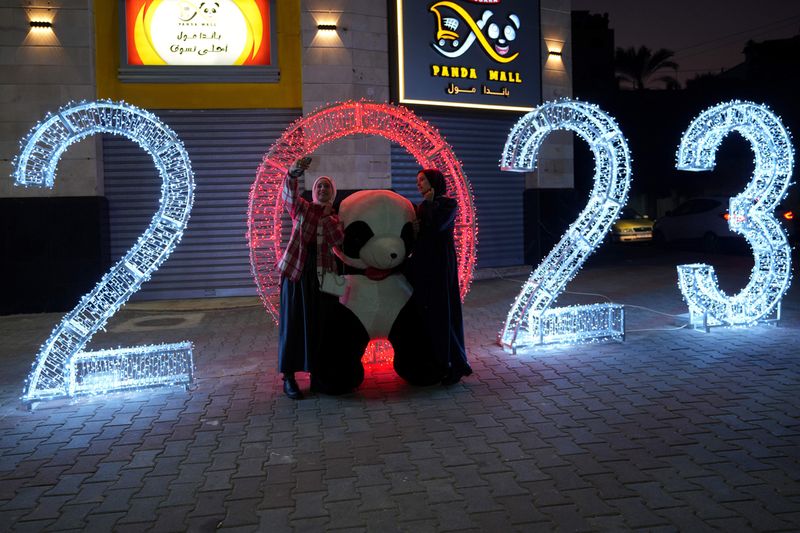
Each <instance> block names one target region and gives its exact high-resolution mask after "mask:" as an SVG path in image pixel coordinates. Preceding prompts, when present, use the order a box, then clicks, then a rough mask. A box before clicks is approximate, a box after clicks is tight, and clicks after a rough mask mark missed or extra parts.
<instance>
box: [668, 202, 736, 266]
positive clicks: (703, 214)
mask: <svg viewBox="0 0 800 533" xmlns="http://www.w3.org/2000/svg"><path fill="white" fill-rule="evenodd" d="M729 205H730V199H729V198H727V197H724V196H709V197H705V198H692V199H691V200H687V201H685V202H684V203H682V204H681V205H679V206H678V207H676V208H675V209H674V210H673V211H667V214H666V215H664V216H663V217H660V218H659V219H658V220H656V223H655V225H654V226H653V239H654V240H655V241H656V242H658V243H672V242H679V241H690V240H698V241H699V240H702V242H703V246H704V248H705V249H706V251H709V252H713V251H716V250H718V249H719V246H720V244H721V241H723V240H725V239H733V238H734V237H739V238H741V235H739V234H737V233H734V232H732V231H731V230H730V228H729V227H728V206H729Z"/></svg>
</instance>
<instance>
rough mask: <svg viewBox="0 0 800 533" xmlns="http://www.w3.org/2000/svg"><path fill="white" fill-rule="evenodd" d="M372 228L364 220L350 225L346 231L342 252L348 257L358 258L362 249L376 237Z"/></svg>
mask: <svg viewBox="0 0 800 533" xmlns="http://www.w3.org/2000/svg"><path fill="white" fill-rule="evenodd" d="M374 235H375V234H374V233H372V228H370V227H369V224H367V223H366V222H364V221H363V220H356V221H355V222H353V223H351V224H349V225H348V226H347V227H346V228H345V230H344V243H342V250H343V251H344V253H345V255H346V256H347V257H353V258H356V257H358V256H359V253H360V252H361V247H362V246H364V245H365V244H367V242H368V241H369V240H370V239H371V238H372V237H373V236H374Z"/></svg>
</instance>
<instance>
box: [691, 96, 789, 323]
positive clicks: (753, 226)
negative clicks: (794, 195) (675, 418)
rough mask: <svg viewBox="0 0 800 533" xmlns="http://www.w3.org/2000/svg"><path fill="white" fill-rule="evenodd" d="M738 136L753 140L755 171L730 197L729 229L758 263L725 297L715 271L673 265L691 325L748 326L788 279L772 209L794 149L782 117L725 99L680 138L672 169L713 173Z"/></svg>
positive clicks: (774, 301)
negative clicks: (721, 152) (728, 141)
mask: <svg viewBox="0 0 800 533" xmlns="http://www.w3.org/2000/svg"><path fill="white" fill-rule="evenodd" d="M732 131H737V132H739V133H740V134H741V135H742V136H743V137H744V138H745V139H747V140H748V141H750V145H751V146H752V148H753V152H754V154H755V170H754V172H753V177H752V178H751V179H750V182H749V183H748V184H747V187H746V188H745V190H744V191H743V192H742V193H740V194H739V195H737V196H735V197H733V198H731V200H730V209H729V211H728V213H729V215H730V217H729V218H728V225H729V227H730V228H731V230H732V231H735V232H736V233H739V234H741V235H743V236H744V238H745V239H746V240H747V242H748V243H749V244H750V247H751V248H752V249H753V258H754V260H755V264H754V266H753V270H752V272H751V273H750V281H749V282H748V283H747V286H746V287H745V288H744V289H742V290H741V292H739V293H738V294H736V295H733V296H728V295H726V294H725V293H724V292H722V291H721V290H720V289H719V285H718V284H717V278H716V274H715V272H714V267H712V266H711V265H706V264H702V263H699V264H691V265H679V266H678V278H679V285H680V289H681V293H683V297H684V298H685V299H686V302H687V303H688V304H689V315H690V321H691V324H692V325H693V326H695V327H703V328H705V329H706V330H708V327H709V326H716V325H728V326H742V325H751V324H754V323H756V322H758V321H759V320H764V319H766V318H767V317H768V316H769V315H771V314H772V313H773V312H777V314H778V316H779V315H780V301H781V298H782V297H783V295H784V294H785V293H786V290H787V289H788V288H789V281H790V279H791V270H792V265H791V249H790V247H789V243H788V242H787V239H786V234H785V233H784V231H783V228H782V227H781V225H780V223H779V222H778V221H777V220H776V219H775V217H774V215H773V211H774V210H775V207H776V206H777V204H778V202H780V200H781V199H782V198H783V196H784V195H785V194H786V189H787V188H788V187H789V184H790V181H791V177H792V161H793V159H794V151H793V149H792V144H791V140H790V138H789V134H788V133H787V131H786V129H785V128H784V127H783V124H782V123H781V121H780V119H779V118H778V117H776V116H775V115H774V114H773V113H772V112H770V111H769V110H768V109H767V108H765V107H764V106H760V105H756V104H753V103H751V102H738V101H734V102H728V103H724V104H719V105H717V106H714V107H711V108H709V109H707V110H705V111H704V112H703V113H701V114H700V116H698V117H697V118H696V119H695V120H694V121H693V122H692V124H691V125H690V126H689V129H688V130H687V131H686V133H684V135H683V138H682V139H681V145H680V148H679V150H678V162H677V167H678V169H680V170H697V171H699V170H711V169H712V168H714V157H715V156H716V153H717V149H718V148H719V146H720V144H721V143H722V140H723V139H724V138H725V136H726V135H727V134H728V133H730V132H732Z"/></svg>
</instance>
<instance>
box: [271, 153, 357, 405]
mask: <svg viewBox="0 0 800 533" xmlns="http://www.w3.org/2000/svg"><path fill="white" fill-rule="evenodd" d="M310 164H311V158H310V157H303V158H301V159H299V160H297V161H296V162H295V163H294V164H293V165H292V166H291V168H290V169H289V172H288V173H287V175H286V179H285V180H284V182H283V193H282V195H283V202H284V206H285V207H286V210H287V211H288V212H289V215H290V216H291V217H292V233H291V236H290V237H289V244H288V245H287V246H286V250H285V252H284V254H283V257H281V259H280V260H279V261H278V269H279V270H280V272H281V303H280V320H279V322H280V326H279V328H280V341H279V347H278V364H279V367H280V371H281V372H282V373H283V391H284V392H285V393H286V395H287V396H288V397H289V398H292V399H293V400H299V399H301V398H302V397H303V394H302V392H300V388H299V387H298V385H297V381H296V380H295V377H294V374H295V372H313V370H314V362H315V358H316V356H317V352H318V351H319V342H320V337H321V335H320V325H321V324H322V317H321V316H320V315H321V314H322V313H323V312H324V308H325V307H328V306H326V305H324V304H325V303H327V302H325V299H326V298H327V299H335V297H333V296H331V295H328V294H325V293H321V292H320V290H319V287H320V284H321V282H322V277H323V276H324V274H325V272H336V260H335V258H334V255H333V251H332V250H333V247H334V246H338V245H341V243H342V239H343V238H344V230H343V228H342V224H341V222H340V221H339V216H338V215H337V214H336V212H335V211H334V210H333V200H334V198H336V185H335V184H334V183H333V180H332V179H331V178H329V177H328V176H320V177H319V178H317V180H316V181H315V182H314V185H313V187H312V189H311V195H312V199H313V202H308V201H307V200H305V199H304V198H302V197H300V195H299V194H298V192H297V180H298V178H300V177H301V176H302V175H303V173H304V172H305V170H306V169H307V168H308V166H309V165H310Z"/></svg>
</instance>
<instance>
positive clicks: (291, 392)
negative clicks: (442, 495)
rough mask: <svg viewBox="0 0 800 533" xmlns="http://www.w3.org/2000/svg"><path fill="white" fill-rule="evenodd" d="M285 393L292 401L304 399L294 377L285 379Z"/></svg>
mask: <svg viewBox="0 0 800 533" xmlns="http://www.w3.org/2000/svg"><path fill="white" fill-rule="evenodd" d="M283 392H284V394H286V396H288V397H289V398H291V399H292V400H302V399H303V393H302V392H300V387H298V386H297V381H296V380H295V379H294V376H291V377H284V378H283Z"/></svg>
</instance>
